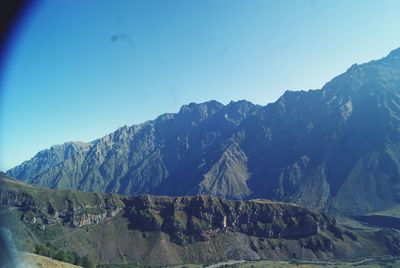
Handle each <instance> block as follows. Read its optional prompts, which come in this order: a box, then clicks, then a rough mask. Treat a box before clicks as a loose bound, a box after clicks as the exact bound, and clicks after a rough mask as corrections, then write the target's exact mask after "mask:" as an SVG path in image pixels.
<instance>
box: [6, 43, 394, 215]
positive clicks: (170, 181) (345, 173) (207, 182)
mask: <svg viewBox="0 0 400 268" xmlns="http://www.w3.org/2000/svg"><path fill="white" fill-rule="evenodd" d="M399 120H400V49H397V50H394V51H392V52H391V53H390V54H389V55H388V56H387V57H385V58H383V59H381V60H377V61H371V62H369V63H366V64H362V65H353V66H352V67H351V68H349V69H348V70H347V71H346V72H345V73H344V74H342V75H339V76H338V77H336V78H334V79H333V80H332V81H330V82H328V83H327V84H326V85H325V86H324V87H323V88H322V89H320V90H310V91H296V92H291V91H287V92H286V93H285V94H284V95H283V96H282V97H281V98H279V99H278V100H277V101H276V102H275V103H272V104H268V105H266V106H264V107H262V106H256V105H253V104H251V103H249V102H246V101H239V102H231V103H229V104H228V105H226V106H224V105H222V104H220V103H218V102H216V101H210V102H206V103H202V104H193V103H192V104H189V105H185V106H183V107H182V108H181V110H180V111H179V113H177V114H165V115H161V116H160V117H158V118H157V119H156V120H154V121H148V122H146V123H143V124H141V125H135V126H132V127H123V128H120V129H118V130H117V131H116V132H114V133H111V134H109V135H107V136H105V137H104V138H102V139H99V140H96V141H93V142H91V143H87V144H86V143H67V144H64V145H61V146H54V147H52V148H51V149H49V150H44V151H42V152H40V153H38V154H37V155H36V156H35V157H34V158H32V159H31V160H29V161H26V162H24V163H23V164H22V165H20V166H17V167H15V168H13V169H11V170H9V171H8V174H11V175H13V176H15V177H18V178H21V179H23V180H24V181H26V182H29V183H33V184H38V185H42V186H47V187H52V188H70V189H79V190H85V191H106V192H115V193H126V194H138V193H151V194H163V195H194V194H212V195H216V196H222V197H226V198H234V199H250V198H268V199H273V200H281V201H290V202H295V203H298V204H301V205H304V206H306V207H310V208H315V209H320V210H332V211H339V212H345V213H360V212H367V211H373V210H378V209H384V208H388V207H391V206H394V205H396V204H398V203H399V201H400V196H399V192H400V169H399V168H400V166H399V165H400V143H399V141H400V121H399Z"/></svg>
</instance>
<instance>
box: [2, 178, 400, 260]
mask: <svg viewBox="0 0 400 268" xmlns="http://www.w3.org/2000/svg"><path fill="white" fill-rule="evenodd" d="M0 175H1V176H0V177H1V178H0V207H1V211H0V212H1V219H2V220H1V221H0V225H1V226H3V225H4V227H6V228H8V229H10V230H11V231H12V232H13V235H14V237H16V238H17V237H18V238H20V239H21V240H22V241H24V243H23V249H24V250H29V248H30V247H32V246H33V245H36V244H38V243H42V244H45V243H49V244H50V245H52V246H53V247H58V248H61V249H64V250H66V251H74V252H77V253H78V254H80V255H83V256H84V255H89V256H90V257H91V258H92V259H95V260H96V261H97V262H99V263H130V262H138V261H139V262H145V263H147V264H154V265H171V264H182V263H194V262H195V263H197V262H199V263H204V262H210V261H212V262H215V261H221V260H228V259H229V260H232V259H253V260H257V259H265V258H268V259H293V258H294V259H319V260H330V259H338V258H339V259H349V258H351V259H354V258H362V257H366V256H368V257H369V256H384V255H387V254H392V255H398V254H399V252H400V242H399V241H400V235H399V234H398V233H397V232H394V231H391V230H385V231H381V232H380V233H379V232H363V231H350V230H348V229H346V228H344V227H341V226H339V225H338V224H337V222H336V221H335V220H334V219H332V218H331V217H328V216H326V215H324V214H321V213H317V212H312V211H310V210H308V209H305V208H302V207H300V206H298V205H294V204H287V203H277V202H271V201H267V200H252V201H233V200H225V199H222V198H217V197H210V196H196V197H161V196H149V195H143V196H134V197H127V196H119V195H115V194H100V193H83V192H77V191H70V190H50V189H43V188H38V187H34V186H30V185H26V184H23V183H21V182H19V181H17V180H13V179H12V178H9V177H7V176H4V174H0ZM27 244H28V245H27ZM29 244H30V245H31V246H30V247H29ZM156 253H157V254H156Z"/></svg>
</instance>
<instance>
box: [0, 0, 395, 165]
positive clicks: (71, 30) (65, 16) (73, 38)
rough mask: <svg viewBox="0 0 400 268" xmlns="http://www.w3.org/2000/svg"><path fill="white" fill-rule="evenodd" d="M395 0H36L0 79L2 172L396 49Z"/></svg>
mask: <svg viewBox="0 0 400 268" xmlns="http://www.w3.org/2000/svg"><path fill="white" fill-rule="evenodd" d="M399 10H400V1H398V0H393V1H385V0H380V1H375V0H374V1H367V0H358V1H357V0H353V1H347V0H346V1H344V0H343V1H338V0H334V1H333V0H332V1H319V0H306V1H301V0H292V1H267V0H262V1H245V0H242V1H235V0H230V1H222V0H181V1H174V0H159V1H152V0H146V1H133V0H132V1H69V0H60V1H41V2H40V4H38V5H37V6H35V8H33V9H32V11H31V13H30V14H29V15H28V16H26V17H25V18H24V24H23V25H21V27H20V30H19V32H18V33H17V34H16V35H15V38H14V39H13V41H12V45H11V49H10V50H9V52H8V54H7V59H6V66H5V67H6V69H5V72H4V73H3V77H2V78H1V89H2V91H1V96H0V97H1V99H0V116H1V117H0V127H1V128H0V134H1V136H0V170H7V169H9V168H11V167H13V166H15V165H17V164H19V163H21V162H22V161H24V160H27V159H29V158H30V157H32V156H33V155H34V154H35V153H36V152H38V151H39V150H42V149H45V148H48V147H50V146H51V145H54V144H60V143H63V142H65V141H91V140H93V139H95V138H98V137H102V136H104V135H105V134H107V133H109V132H112V131H113V130H115V129H116V128H118V127H120V126H123V125H125V124H126V125H132V124H136V123H141V122H143V121H145V120H149V119H153V118H155V117H156V116H157V115H159V114H161V113H165V112H176V111H178V110H179V107H180V106H181V105H183V104H186V103H189V102H203V101H206V100H210V99H215V100H218V101H220V102H222V103H224V104H226V103H228V102H229V101H230V100H239V99H247V100H250V101H252V102H254V103H258V104H267V103H269V102H272V101H274V100H276V99H277V98H278V97H279V96H280V95H281V94H282V93H283V92H284V91H285V90H287V89H291V90H298V89H310V88H320V87H322V85H323V84H324V83H325V82H327V81H328V80H330V79H331V78H333V77H334V76H335V75H337V74H340V73H342V72H344V71H345V70H346V69H347V68H348V67H349V66H350V65H352V64H353V63H362V62H365V61H369V60H372V59H377V58H381V57H383V56H385V55H386V54H388V53H389V51H390V50H392V49H394V48H397V47H399V46H400V27H399V26H400V16H399Z"/></svg>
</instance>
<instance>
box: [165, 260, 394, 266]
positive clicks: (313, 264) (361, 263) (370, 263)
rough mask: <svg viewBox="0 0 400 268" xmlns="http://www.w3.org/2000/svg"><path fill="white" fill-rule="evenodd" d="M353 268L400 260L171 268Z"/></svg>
mask: <svg viewBox="0 0 400 268" xmlns="http://www.w3.org/2000/svg"><path fill="white" fill-rule="evenodd" d="M203 267H206V268H222V267H224V268H228V267H229V268H263V267H269V268H292V267H293V268H351V267H364V268H396V267H400V260H393V261H391V260H387V261H379V260H365V261H361V262H321V263H316V262H313V263H306V262H301V263H295V262H289V261H249V262H247V261H246V262H245V261H232V262H221V263H216V264H212V265H209V266H204V265H196V264H187V265H178V266H173V267H171V268H203Z"/></svg>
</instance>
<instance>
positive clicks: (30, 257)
mask: <svg viewBox="0 0 400 268" xmlns="http://www.w3.org/2000/svg"><path fill="white" fill-rule="evenodd" d="M19 262H20V264H21V266H22V267H23V268H79V267H81V266H76V265H73V264H70V263H66V262H61V261H57V260H53V259H50V258H48V257H44V256H40V255H36V254H32V253H21V254H20V256H19Z"/></svg>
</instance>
